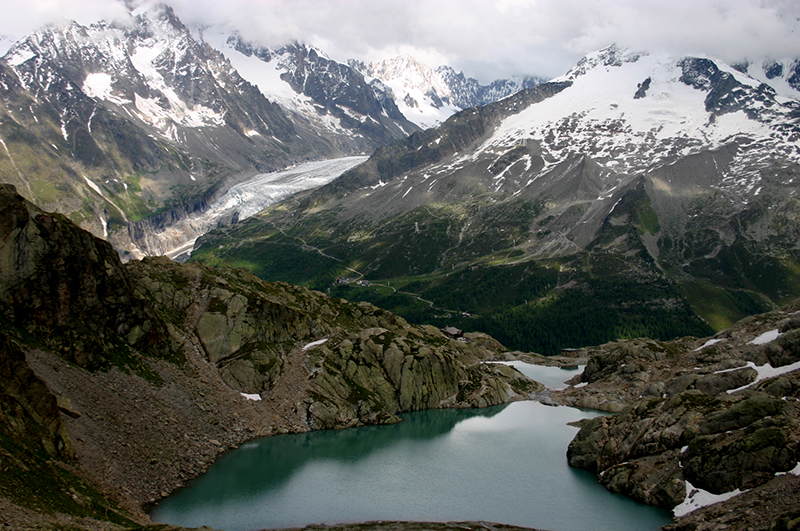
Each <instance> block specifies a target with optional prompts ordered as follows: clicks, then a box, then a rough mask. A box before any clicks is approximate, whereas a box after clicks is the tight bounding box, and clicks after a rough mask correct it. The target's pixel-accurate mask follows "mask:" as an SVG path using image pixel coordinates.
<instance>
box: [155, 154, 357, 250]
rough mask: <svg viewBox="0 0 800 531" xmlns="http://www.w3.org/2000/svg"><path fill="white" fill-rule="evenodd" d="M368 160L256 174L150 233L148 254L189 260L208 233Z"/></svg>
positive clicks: (351, 159) (318, 163)
mask: <svg viewBox="0 0 800 531" xmlns="http://www.w3.org/2000/svg"><path fill="white" fill-rule="evenodd" d="M367 158H368V157H344V158H339V159H330V160H322V161H315V162H307V163H305V164H300V165H298V166H294V167H292V168H287V169H285V170H281V171H277V172H273V173H262V174H259V175H256V176H255V177H253V178H251V179H249V180H247V181H245V182H243V183H240V184H237V185H235V186H232V187H231V188H230V189H229V190H228V191H227V192H226V193H225V194H224V195H223V196H221V197H220V198H218V199H216V200H215V201H214V202H212V203H211V204H210V205H209V207H208V209H206V210H205V211H204V212H202V213H198V214H193V215H191V216H189V217H187V218H185V219H182V220H180V221H179V222H178V223H176V224H175V225H172V226H170V227H169V228H167V229H165V230H163V231H161V232H154V233H153V234H149V235H148V236H147V247H148V249H149V253H148V254H164V255H166V256H168V257H170V258H172V259H177V258H181V257H186V255H188V253H190V252H191V250H192V247H193V246H194V242H195V240H197V238H199V237H200V236H202V235H203V234H205V233H206V232H208V231H210V230H213V229H215V228H218V227H222V226H225V225H230V224H232V223H236V222H238V221H242V220H244V219H247V218H249V217H250V216H253V215H255V214H257V213H258V212H260V211H261V210H263V209H265V208H266V207H268V206H269V205H271V204H273V203H277V202H278V201H280V200H282V199H284V198H286V197H288V196H290V195H292V194H295V193H297V192H302V191H304V190H310V189H312V188H317V187H320V186H322V185H324V184H327V183H329V182H330V181H332V180H333V179H335V178H336V177H338V176H339V175H341V174H342V173H344V172H345V171H347V170H349V169H350V168H352V167H354V166H357V165H358V164H361V163H362V162H364V161H365V160H367Z"/></svg>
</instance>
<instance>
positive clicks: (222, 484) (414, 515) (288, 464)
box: [150, 366, 672, 531]
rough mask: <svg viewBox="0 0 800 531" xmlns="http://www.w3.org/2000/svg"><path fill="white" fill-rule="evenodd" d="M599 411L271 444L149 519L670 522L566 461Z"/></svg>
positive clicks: (459, 419) (222, 524) (435, 421)
mask: <svg viewBox="0 0 800 531" xmlns="http://www.w3.org/2000/svg"><path fill="white" fill-rule="evenodd" d="M530 367H531V366H527V367H520V366H517V368H518V369H525V370H524V372H525V373H526V374H528V375H529V376H531V377H533V378H534V379H537V380H539V381H543V380H544V381H546V385H548V386H549V387H551V388H552V387H555V386H557V385H558V383H559V381H556V380H559V379H560V381H563V380H564V379H567V378H569V377H571V376H573V375H575V374H577V372H575V371H564V370H562V369H558V368H551V367H536V366H533V367H534V368H533V369H531V368H530ZM537 375H538V377H537ZM553 375H555V376H553ZM562 377H563V379H561V378H562ZM599 414H600V413H598V412H591V411H584V410H578V409H574V408H569V407H551V406H545V405H543V404H541V403H539V402H535V401H526V402H515V403H512V404H507V405H502V406H495V407H490V408H485V409H470V410H456V409H449V410H433V411H420V412H415V413H409V414H405V415H402V418H403V422H400V423H398V424H393V425H388V426H365V427H361V428H352V429H346V430H338V431H316V432H310V433H303V434H296V435H280V436H273V437H266V438H263V439H258V440H256V441H252V442H250V443H247V444H244V445H242V446H241V447H240V448H239V449H237V450H234V451H233V452H230V453H228V454H226V455H224V456H223V457H221V458H220V459H219V460H218V461H217V462H216V463H214V465H213V466H211V467H210V468H209V469H208V471H207V472H206V474H205V475H203V476H202V477H200V478H197V479H196V480H194V481H192V482H191V483H190V484H189V486H187V487H186V488H183V489H180V490H178V491H176V492H175V493H174V494H173V495H171V496H170V497H168V498H166V499H165V500H163V501H162V502H161V503H160V504H159V505H157V506H156V507H154V508H153V510H152V511H151V513H150V516H151V518H152V519H153V520H154V521H156V522H164V523H169V524H175V525H181V526H186V527H200V526H203V525H206V526H210V527H212V528H214V529H224V530H225V531H247V530H256V529H267V528H271V529H275V528H287V527H299V526H305V525H308V524H315V523H316V524H319V523H326V524H335V523H351V522H365V521H372V520H405V521H466V520H473V521H475V520H480V521H491V522H498V523H504V524H513V525H518V526H525V527H533V528H538V529H548V530H551V531H584V530H585V531H589V530H591V531H598V530H615V531H626V530H630V531H634V530H635V531H642V530H657V529H659V528H660V527H661V526H664V525H667V524H669V523H671V521H672V519H671V514H670V513H669V512H668V511H664V510H660V509H657V508H654V507H649V506H646V505H643V504H639V503H636V502H634V501H632V500H630V499H628V498H626V497H624V496H622V495H618V494H612V493H610V492H608V491H607V490H606V489H605V488H604V487H603V486H602V485H600V484H599V483H598V482H597V478H596V477H595V476H594V475H593V474H590V473H589V472H586V471H583V470H577V469H574V468H571V467H569V465H568V464H567V458H566V450H567V445H568V444H569V442H570V441H571V440H572V438H573V437H574V436H575V434H576V433H577V431H578V430H577V428H574V427H572V426H568V425H567V423H568V422H572V421H576V420H579V419H582V418H587V417H595V416H598V415H599Z"/></svg>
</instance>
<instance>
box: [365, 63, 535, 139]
mask: <svg viewBox="0 0 800 531" xmlns="http://www.w3.org/2000/svg"><path fill="white" fill-rule="evenodd" d="M350 64H351V65H352V66H353V67H355V68H356V69H358V70H359V71H360V72H362V73H363V74H364V76H365V77H366V78H367V79H368V80H370V81H371V82H373V83H374V82H376V81H380V82H381V83H382V84H384V85H386V86H388V87H389V88H390V89H391V90H392V93H393V95H394V98H395V101H396V102H397V106H398V107H399V109H400V111H401V112H402V113H403V114H404V115H405V116H406V117H407V118H408V119H409V120H411V121H413V122H414V123H416V124H417V125H419V126H420V127H423V128H428V127H433V126H435V125H438V124H440V123H442V122H444V120H446V119H447V118H449V117H450V116H452V115H453V114H455V113H456V112H458V111H461V110H463V109H467V108H469V107H476V106H480V105H485V104H487V103H490V102H493V101H497V100H499V99H502V98H505V97H506V96H510V95H511V94H514V93H515V92H518V91H519V90H521V89H523V88H530V87H532V86H535V85H536V84H538V83H540V82H542V81H544V80H543V79H540V78H536V77H525V78H520V79H516V78H514V79H501V80H497V81H495V82H493V83H491V84H489V85H481V84H480V83H479V82H478V80H477V79H473V78H468V77H465V76H464V74H463V73H461V72H456V71H455V70H454V69H453V68H452V67H450V66H439V67H437V68H432V67H430V66H428V65H425V64H423V63H421V62H420V61H418V60H417V59H416V58H414V57H411V56H409V55H400V56H397V57H393V58H389V59H385V60H383V61H378V62H373V63H369V64H365V63H362V62H358V61H351V62H350Z"/></svg>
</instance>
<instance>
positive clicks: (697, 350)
mask: <svg viewBox="0 0 800 531" xmlns="http://www.w3.org/2000/svg"><path fill="white" fill-rule="evenodd" d="M723 341H725V340H724V339H709V340H708V341H706V342H705V343H703V344H702V345H700V346H699V347H697V348H696V349H694V351H695V352H699V351H701V350H703V349H704V348H706V347H710V346H711V345H716V344H717V343H722V342H723Z"/></svg>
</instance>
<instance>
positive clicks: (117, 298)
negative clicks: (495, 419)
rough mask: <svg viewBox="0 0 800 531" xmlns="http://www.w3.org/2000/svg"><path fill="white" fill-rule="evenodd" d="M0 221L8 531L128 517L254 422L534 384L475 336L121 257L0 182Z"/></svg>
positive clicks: (499, 396)
mask: <svg viewBox="0 0 800 531" xmlns="http://www.w3.org/2000/svg"><path fill="white" fill-rule="evenodd" d="M0 220H2V221H0V264H1V267H0V281H1V282H0V300H2V305H0V312H2V314H0V316H1V317H2V319H0V321H2V330H0V335H2V337H0V367H1V368H2V373H1V374H0V381H2V387H0V389H2V391H0V392H2V398H3V400H2V404H1V405H0V418H2V419H3V423H2V425H1V426H0V443H2V444H0V461H1V462H0V468H2V470H4V471H5V472H4V474H3V475H2V476H0V506H1V507H3V514H4V518H5V519H6V520H5V521H4V523H6V522H7V523H8V525H11V526H12V528H14V529H24V528H32V527H35V526H36V525H46V524H47V522H49V521H50V520H49V518H50V517H49V516H47V515H48V514H49V513H51V512H53V511H59V512H61V513H63V515H64V516H63V517H62V520H63V521H67V522H71V524H70V525H79V526H82V527H89V528H90V527H92V526H94V527H102V526H103V525H105V524H102V523H101V522H109V521H111V522H114V523H117V524H122V525H128V526H131V525H134V524H135V523H137V522H139V523H141V522H143V521H144V520H146V517H145V516H144V515H143V513H142V505H143V504H144V503H147V502H150V501H154V500H155V499H157V498H159V497H162V496H166V495H167V493H169V492H170V491H171V490H173V489H174V488H175V487H177V486H178V485H180V484H182V483H183V482H185V481H186V480H188V479H190V478H192V477H194V476H196V475H198V474H200V473H201V472H202V471H203V470H204V469H205V467H206V466H207V465H208V464H209V463H210V462H211V461H213V459H214V458H215V457H216V456H217V455H219V454H220V453H221V452H223V451H225V450H226V449H228V448H230V447H232V446H235V445H237V444H240V443H242V442H244V441H246V440H248V439H251V438H253V437H256V436H259V435H269V434H273V433H285V432H299V431H308V430H311V429H318V428H342V427H347V426H356V425H361V424H365V423H381V422H396V421H398V417H397V414H398V413H400V412H403V411H412V410H417V409H424V408H435V407H471V406H485V405H490V404H498V403H501V402H507V401H510V400H518V399H524V398H528V397H529V396H530V394H531V393H532V392H535V391H537V390H539V389H540V387H539V384H536V383H535V382H533V381H531V380H529V379H528V378H526V377H524V376H523V375H521V374H520V373H518V372H516V371H514V370H512V369H510V368H508V367H505V366H497V365H494V364H483V363H482V361H483V360H485V359H488V358H494V357H495V356H496V355H497V353H498V350H497V347H498V346H499V345H497V344H496V343H494V342H492V341H491V340H489V339H488V338H485V337H482V336H480V335H477V336H472V338H471V339H467V341H466V342H462V341H456V340H454V339H452V338H449V337H446V336H445V335H444V334H443V333H442V332H440V331H439V330H438V329H434V328H432V327H419V326H412V325H410V324H408V323H407V322H406V321H404V320H403V319H401V318H398V317H396V316H394V315H392V314H390V313H389V312H386V311H383V310H380V309H378V308H376V307H374V306H372V305H369V304H366V303H361V304H353V303H349V302H346V301H343V300H341V299H332V298H329V297H327V296H325V295H323V294H321V293H317V292H312V291H309V290H307V289H304V288H299V287H294V286H290V285H288V284H277V283H269V282H265V281H262V280H259V279H257V278H256V277H254V276H252V275H251V274H249V273H247V272H245V271H243V270H230V269H212V268H209V267H206V266H203V265H200V264H192V265H180V264H176V263H173V262H171V261H169V260H167V259H147V260H145V261H142V262H132V263H129V264H127V265H123V264H121V263H120V261H119V258H118V256H117V255H116V253H115V252H114V251H113V249H112V248H111V246H110V245H109V244H108V243H106V242H103V241H101V240H98V239H96V238H94V237H93V236H91V235H90V234H88V233H87V232H85V231H83V230H81V229H79V228H78V227H76V226H75V225H73V224H72V223H71V222H69V221H68V220H67V219H66V218H64V217H63V216H60V215H56V214H49V213H45V212H42V211H41V210H39V209H38V208H36V207H34V206H32V205H31V204H30V203H27V202H26V201H25V200H24V199H22V198H21V197H20V196H18V195H16V194H15V193H14V189H13V187H11V186H3V187H0ZM243 395H247V397H245V396H243ZM248 398H249V399H248ZM9 471H10V472H9ZM6 472H9V473H6ZM26 474H33V476H32V477H34V476H35V481H34V480H33V479H31V480H30V481H29V483H30V485H29V487H26V488H20V485H21V484H23V483H25V480H24V479H23V478H24V477H26ZM42 485H48V486H49V487H48V488H45V487H43V486H42ZM81 518H89V519H90V520H87V521H89V522H90V523H88V524H87V523H86V522H84V521H82V520H79V519H81ZM64 519H65V520H64ZM78 522H81V523H78Z"/></svg>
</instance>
